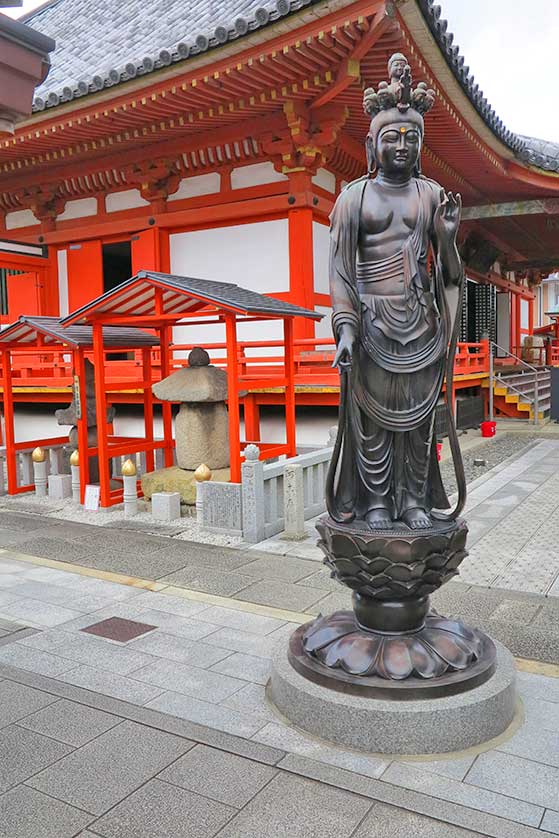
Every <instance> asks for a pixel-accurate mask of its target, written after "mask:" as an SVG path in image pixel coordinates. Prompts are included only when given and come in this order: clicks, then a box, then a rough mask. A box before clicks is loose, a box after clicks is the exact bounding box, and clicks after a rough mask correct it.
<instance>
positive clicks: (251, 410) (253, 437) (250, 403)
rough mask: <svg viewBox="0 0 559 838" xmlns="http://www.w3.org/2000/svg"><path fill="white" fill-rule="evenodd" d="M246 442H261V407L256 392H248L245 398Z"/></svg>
mask: <svg viewBox="0 0 559 838" xmlns="http://www.w3.org/2000/svg"><path fill="white" fill-rule="evenodd" d="M243 408H244V418H245V440H246V442H260V407H259V405H258V402H257V400H256V394H255V393H247V394H246V396H245V397H244V399H243Z"/></svg>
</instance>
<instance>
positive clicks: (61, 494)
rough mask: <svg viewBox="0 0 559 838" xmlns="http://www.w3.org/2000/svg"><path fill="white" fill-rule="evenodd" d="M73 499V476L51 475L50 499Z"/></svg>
mask: <svg viewBox="0 0 559 838" xmlns="http://www.w3.org/2000/svg"><path fill="white" fill-rule="evenodd" d="M71 497H72V476H71V475H70V474H49V498H50V499H51V500H64V499H65V498H71Z"/></svg>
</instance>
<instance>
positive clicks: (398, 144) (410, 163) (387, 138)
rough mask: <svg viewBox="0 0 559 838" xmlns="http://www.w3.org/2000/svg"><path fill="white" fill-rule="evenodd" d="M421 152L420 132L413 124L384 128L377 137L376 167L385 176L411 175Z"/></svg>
mask: <svg viewBox="0 0 559 838" xmlns="http://www.w3.org/2000/svg"><path fill="white" fill-rule="evenodd" d="M420 151H421V132H420V131H419V128H418V127H417V125H415V124H414V123H413V122H397V123H394V124H393V125H387V126H386V127H384V128H383V129H382V130H381V132H380V133H379V135H378V137H377V147H376V159H377V166H378V167H379V169H382V170H383V171H385V172H386V173H387V174H390V173H391V172H393V173H394V174H402V173H404V172H409V174H410V175H411V174H412V172H413V170H414V169H415V166H416V163H417V161H418V158H419V153H420Z"/></svg>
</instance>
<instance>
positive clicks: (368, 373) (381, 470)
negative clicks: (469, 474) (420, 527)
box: [327, 177, 465, 520]
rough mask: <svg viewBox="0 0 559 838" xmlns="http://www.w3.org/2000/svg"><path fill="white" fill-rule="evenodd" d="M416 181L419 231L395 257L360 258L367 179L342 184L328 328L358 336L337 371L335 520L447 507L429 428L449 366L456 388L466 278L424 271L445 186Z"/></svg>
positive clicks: (331, 486)
mask: <svg viewBox="0 0 559 838" xmlns="http://www.w3.org/2000/svg"><path fill="white" fill-rule="evenodd" d="M413 182H414V183H415V184H416V187H417V190H418V200H419V211H418V216H417V222H416V225H415V229H414V230H412V231H411V233H410V236H409V237H408V239H407V240H406V241H405V242H404V244H403V246H402V248H401V250H399V251H398V252H397V253H396V254H394V255H393V256H391V257H388V258H386V259H383V260H378V261H368V262H365V263H359V262H358V259H357V256H358V244H359V226H360V219H361V210H362V203H363V196H364V193H365V189H366V187H367V183H368V178H367V177H365V178H361V179H360V180H358V181H354V182H353V183H351V184H349V186H348V187H346V189H345V190H344V191H343V192H342V193H341V195H340V196H339V198H338V200H337V202H336V205H335V207H334V210H333V212H332V216H331V230H330V293H331V299H332V306H333V316H332V325H333V329H334V333H335V335H336V337H337V338H338V337H339V333H340V329H341V327H342V326H343V325H344V324H345V323H348V324H350V325H351V326H352V327H353V329H354V330H355V331H356V334H357V345H356V347H355V351H354V355H353V363H352V366H351V369H350V370H343V371H342V372H341V379H342V381H341V384H342V387H341V405H340V423H339V426H338V437H337V440H336V444H335V447H334V453H333V457H332V462H331V465H330V473H329V479H328V485H327V506H328V510H329V512H330V514H331V516H332V517H333V518H334V519H335V520H351V519H353V518H354V517H357V518H364V517H365V515H366V513H367V511H369V510H370V509H372V508H376V507H379V506H382V507H384V508H387V509H389V512H390V514H391V516H392V517H393V518H399V517H400V516H401V514H402V512H403V511H405V510H406V509H407V508H412V507H413V506H421V507H423V508H425V509H426V511H430V510H431V509H433V508H436V509H447V508H448V507H449V506H450V504H449V501H448V498H447V496H446V493H445V490H444V487H443V485H442V480H441V476H440V470H439V465H438V460H437V452H436V440H435V438H434V434H433V425H434V413H435V408H436V406H437V402H438V400H439V397H440V395H441V390H442V386H443V381H444V376H445V370H446V377H447V387H450V386H451V378H452V365H453V355H454V351H455V344H456V328H455V327H456V325H457V324H456V311H457V307H458V304H459V299H460V291H461V282H460V280H459V281H458V282H448V281H447V278H446V277H445V272H444V267H443V265H442V264H441V261H440V260H439V259H437V260H436V266H435V270H434V275H433V276H432V277H430V276H429V274H428V271H427V252H426V245H425V242H429V241H430V240H431V237H432V236H431V234H432V229H431V225H432V206H433V191H434V189H437V190H440V187H438V185H437V184H435V183H434V182H432V181H429V180H427V179H425V178H421V177H420V178H414V179H413ZM437 194H438V193H437ZM391 278H392V279H394V280H396V279H398V278H402V279H403V280H404V281H403V285H399V286H398V287H399V288H402V289H403V290H402V293H398V294H395V295H390V296H381V295H379V294H377V293H375V285H374V283H375V282H377V281H378V280H384V281H386V280H390V279H391ZM460 279H461V278H460ZM383 285H384V287H385V285H386V282H384V283H383ZM377 287H379V286H377ZM449 343H450V346H449ZM447 409H448V410H449V436H450V438H451V439H450V441H451V448H452V453H453V458H454V461H455V470H456V474H457V478H458V484H459V489H460V496H461V498H462V495H464V496H465V486H462V485H461V483H462V482H463V480H462V481H461V477H462V476H463V466H462V462H461V459H460V452H459V446H458V442H457V437H456V430H455V425H454V417H453V416H452V415H450V414H451V411H452V408H451V406H450V405H449V404H448V402H447ZM462 504H463V501H462V499H461V500H460V501H459V504H458V507H457V508H456V509H455V510H454V512H453V513H452V514H451V516H450V517H456V515H457V514H458V512H459V511H460V509H459V507H461V505H462ZM441 517H442V516H441Z"/></svg>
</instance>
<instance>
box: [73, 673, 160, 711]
mask: <svg viewBox="0 0 559 838" xmlns="http://www.w3.org/2000/svg"><path fill="white" fill-rule="evenodd" d="M58 680H59V681H64V683H65V684H74V685H75V686H76V687H85V689H87V690H93V692H98V693H101V694H102V695H107V696H110V697H111V698H120V699H122V700H123V701H129V702H130V703H131V704H139V705H143V704H146V702H148V701H151V699H153V698H155V697H156V696H158V695H160V694H161V692H162V690H161V689H160V688H158V687H155V686H153V685H151V684H146V683H140V682H139V681H133V680H132V679H131V678H127V677H126V676H124V675H115V674H114V673H113V672H106V671H103V670H101V669H93V667H91V666H78V667H77V669H72V670H70V672H65V673H64V674H63V675H59V676H58Z"/></svg>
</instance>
